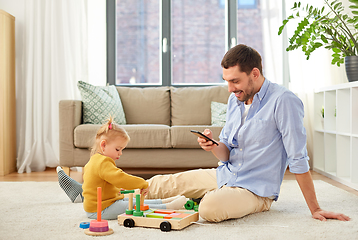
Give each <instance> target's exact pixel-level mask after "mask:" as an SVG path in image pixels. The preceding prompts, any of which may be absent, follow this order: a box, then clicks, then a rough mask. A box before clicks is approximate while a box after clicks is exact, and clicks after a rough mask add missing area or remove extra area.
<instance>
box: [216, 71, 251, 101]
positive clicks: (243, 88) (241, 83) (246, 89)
mask: <svg viewBox="0 0 358 240" xmlns="http://www.w3.org/2000/svg"><path fill="white" fill-rule="evenodd" d="M251 74H252V72H251V73H250V75H247V74H246V73H245V72H241V71H240V67H239V66H234V67H229V68H228V69H225V68H223V79H224V80H225V81H227V83H228V91H229V92H232V93H235V96H236V97H237V99H238V100H239V101H241V102H246V103H247V104H251V102H252V100H253V98H254V95H255V93H256V91H255V88H254V82H253V80H252V76H251ZM248 100H249V102H247V101H248Z"/></svg>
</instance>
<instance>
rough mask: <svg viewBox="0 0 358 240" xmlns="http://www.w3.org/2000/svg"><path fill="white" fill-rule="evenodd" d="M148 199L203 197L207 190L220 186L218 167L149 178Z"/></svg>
mask: <svg viewBox="0 0 358 240" xmlns="http://www.w3.org/2000/svg"><path fill="white" fill-rule="evenodd" d="M148 183H149V193H148V195H147V196H146V198H147V199H159V198H160V199H163V198H168V197H173V196H176V195H184V196H185V197H187V198H202V197H203V196H204V195H205V194H206V193H207V192H209V191H212V190H215V189H217V188H218V186H217V184H216V169H215V168H213V169H197V170H190V171H185V172H180V173H175V174H166V175H156V176H154V177H152V178H150V179H149V180H148Z"/></svg>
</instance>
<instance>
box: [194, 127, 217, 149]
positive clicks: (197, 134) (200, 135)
mask: <svg viewBox="0 0 358 240" xmlns="http://www.w3.org/2000/svg"><path fill="white" fill-rule="evenodd" d="M190 132H192V133H193V134H194V135H196V136H198V137H201V138H205V139H206V140H208V141H212V142H213V143H214V144H216V145H218V146H219V143H217V142H216V141H215V140H213V139H211V138H209V137H207V136H205V135H204V134H202V133H201V132H199V131H196V130H190Z"/></svg>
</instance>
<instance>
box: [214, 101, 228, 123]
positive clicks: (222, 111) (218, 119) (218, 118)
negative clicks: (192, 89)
mask: <svg viewBox="0 0 358 240" xmlns="http://www.w3.org/2000/svg"><path fill="white" fill-rule="evenodd" d="M226 110H227V104H225V103H219V102H211V125H213V126H219V127H223V126H224V125H225V123H226Z"/></svg>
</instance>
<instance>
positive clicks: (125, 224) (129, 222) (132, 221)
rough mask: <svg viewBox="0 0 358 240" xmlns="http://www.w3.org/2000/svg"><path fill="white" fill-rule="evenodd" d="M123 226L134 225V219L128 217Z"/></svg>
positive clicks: (130, 226)
mask: <svg viewBox="0 0 358 240" xmlns="http://www.w3.org/2000/svg"><path fill="white" fill-rule="evenodd" d="M123 226H125V227H129V228H132V227H134V220H133V219H131V218H127V219H126V220H124V222H123Z"/></svg>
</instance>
